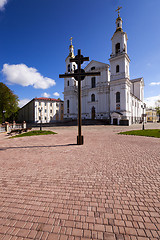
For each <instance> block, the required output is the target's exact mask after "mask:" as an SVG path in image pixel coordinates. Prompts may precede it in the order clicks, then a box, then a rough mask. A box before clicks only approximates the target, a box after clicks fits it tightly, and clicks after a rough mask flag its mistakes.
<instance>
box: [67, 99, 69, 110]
mask: <svg viewBox="0 0 160 240" xmlns="http://www.w3.org/2000/svg"><path fill="white" fill-rule="evenodd" d="M67 113H69V100H67Z"/></svg>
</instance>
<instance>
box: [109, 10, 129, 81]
mask: <svg viewBox="0 0 160 240" xmlns="http://www.w3.org/2000/svg"><path fill="white" fill-rule="evenodd" d="M120 9H121V8H120V7H118V9H117V10H116V11H118V18H117V19H116V31H115V32H114V34H113V37H112V39H111V40H112V53H111V55H110V59H109V61H110V71H111V81H114V80H117V79H122V78H128V79H129V63H130V59H129V56H128V54H127V40H128V37H127V34H126V33H125V32H124V31H123V29H122V22H123V21H122V18H121V17H120V14H119V10H120Z"/></svg>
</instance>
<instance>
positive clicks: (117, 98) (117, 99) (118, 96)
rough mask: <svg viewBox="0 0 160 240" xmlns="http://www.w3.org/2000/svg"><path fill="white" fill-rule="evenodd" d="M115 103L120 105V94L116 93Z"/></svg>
mask: <svg viewBox="0 0 160 240" xmlns="http://www.w3.org/2000/svg"><path fill="white" fill-rule="evenodd" d="M116 103H120V92H116Z"/></svg>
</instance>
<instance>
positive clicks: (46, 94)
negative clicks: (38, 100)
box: [42, 92, 51, 98]
mask: <svg viewBox="0 0 160 240" xmlns="http://www.w3.org/2000/svg"><path fill="white" fill-rule="evenodd" d="M50 96H51V95H50V94H49V93H46V92H44V93H42V97H46V98H49V97H50Z"/></svg>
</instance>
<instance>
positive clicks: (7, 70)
mask: <svg viewBox="0 0 160 240" xmlns="http://www.w3.org/2000/svg"><path fill="white" fill-rule="evenodd" d="M2 72H3V74H4V75H5V76H6V80H7V81H8V82H9V83H11V84H19V85H21V86H23V87H27V86H33V87H34V88H40V89H47V88H49V87H52V86H54V85H56V82H55V80H53V79H51V78H47V77H43V76H42V75H41V74H40V73H39V72H38V71H37V69H36V68H32V67H30V68H29V67H27V66H26V65H25V64H17V65H9V64H4V65H3V69H2Z"/></svg>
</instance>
